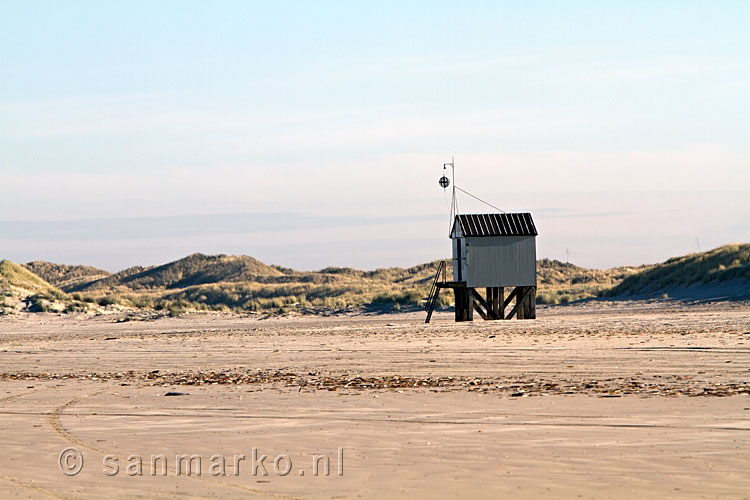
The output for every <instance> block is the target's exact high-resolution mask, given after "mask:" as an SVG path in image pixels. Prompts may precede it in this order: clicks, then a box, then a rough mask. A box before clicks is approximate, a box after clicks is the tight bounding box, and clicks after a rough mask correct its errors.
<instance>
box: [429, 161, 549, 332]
mask: <svg viewBox="0 0 750 500" xmlns="http://www.w3.org/2000/svg"><path fill="white" fill-rule="evenodd" d="M449 165H450V167H451V174H452V177H453V182H451V180H450V179H448V177H447V176H446V168H447V167H448V166H449ZM439 183H440V186H442V187H443V189H447V187H448V186H449V185H451V184H452V186H453V189H452V193H453V200H452V204H451V229H450V233H449V237H450V239H451V242H452V247H453V258H452V268H453V275H452V276H450V278H451V279H450V280H449V279H448V276H447V271H446V269H447V263H446V261H440V263H439V264H438V269H437V272H436V273H435V278H434V280H433V283H432V288H431V289H430V294H429V296H428V297H427V301H426V304H425V310H426V311H427V319H426V320H425V323H429V322H430V319H431V318H432V313H433V311H434V310H435V306H436V305H437V301H438V296H439V294H440V291H441V290H443V289H452V290H453V295H454V299H455V312H456V321H473V320H474V312H475V311H476V313H477V314H479V316H480V317H481V318H482V319H484V320H504V319H512V318H514V317H515V318H517V319H534V318H536V237H537V235H538V233H537V230H536V226H535V225H534V220H533V218H532V217H531V214H530V213H528V212H521V213H506V212H504V211H502V210H500V209H499V208H497V207H495V206H494V205H491V204H489V203H487V202H485V201H484V200H481V199H479V198H477V197H476V196H474V195H472V194H471V193H469V192H468V191H465V190H463V189H461V188H460V187H458V186H456V183H455V165H454V162H453V161H451V162H450V163H445V164H444V165H443V176H442V177H441V178H440V181H439ZM456 191H460V192H462V193H465V194H466V195H468V196H471V197H472V198H475V199H477V200H479V201H481V202H482V203H485V204H486V205H488V206H490V207H492V208H493V209H495V211H494V212H490V213H479V214H477V213H474V214H462V213H459V210H458V202H457V200H456ZM482 291H484V294H482V293H481V292H482ZM506 292H508V294H507V296H506V295H505V294H506Z"/></svg>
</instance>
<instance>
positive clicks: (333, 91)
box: [0, 0, 750, 269]
mask: <svg viewBox="0 0 750 500" xmlns="http://www.w3.org/2000/svg"><path fill="white" fill-rule="evenodd" d="M749 25H750V2H747V1H738V2H686V1H679V2H599V1H597V2H460V3H459V2H435V1H431V2H370V3H365V2H343V1H340V2H249V1H246V2H239V1H238V2H185V1H179V2H166V1H149V2H134V1H129V2H101V1H97V2H74V1H71V2H34V1H17V2H14V1H8V0H5V1H0V62H1V67H2V70H1V76H2V77H1V78H0V258H11V259H13V260H18V261H27V260H31V259H46V260H52V261H61V262H67V263H90V264H94V265H99V266H102V267H105V268H108V269H119V268H121V267H124V266H127V265H133V264H154V263H160V262H164V261H167V260H171V259H173V258H178V257H180V256H183V255H185V254H187V253H191V252H193V251H205V252H212V253H214V252H223V253H245V254H250V255H254V256H256V257H258V258H260V259H261V260H264V261H266V262H269V263H276V264H281V265H288V266H294V267H298V268H305V269H310V268H317V267H323V266H325V265H352V266H357V267H365V268H374V267H379V266H387V265H404V266H405V265H411V264H415V263H418V262H423V261H426V260H431V259H435V258H440V257H444V256H446V255H447V254H448V253H449V251H450V247H449V245H448V242H447V240H446V231H447V229H446V226H447V224H448V222H447V210H446V206H445V199H444V195H443V193H442V190H441V189H440V188H439V187H438V186H437V178H438V177H439V176H440V174H441V165H442V163H443V162H445V161H449V160H450V157H451V155H455V157H456V163H457V167H458V170H457V176H458V183H459V185H461V186H462V187H464V188H466V189H468V190H470V191H472V192H474V193H475V194H477V195H479V196H481V197H483V198H485V199H488V200H489V201H491V202H492V203H493V204H495V205H498V206H500V207H501V208H504V209H505V210H508V211H510V210H524V211H527V210H528V211H531V212H532V213H533V214H534V216H535V219H536V221H537V226H538V227H539V230H540V237H539V240H538V241H539V244H538V253H539V255H540V256H546V257H553V258H564V257H565V248H568V249H569V250H570V259H571V261H573V262H575V263H578V264H581V265H585V266H591V267H609V266H614V265H623V264H640V263H644V262H655V261H659V260H663V259H665V258H667V257H669V256H671V255H675V254H681V253H686V252H691V251H695V250H697V248H698V246H699V245H700V246H701V248H703V249H706V248H709V247H712V246H716V245H719V244H723V243H728V242H732V241H748V240H750V141H749V140H748V137H750V120H749V118H750V95H749V92H748V88H750V35H749V34H748V33H749V32H750V31H749V30H748V29H747V27H748V26H749ZM461 208H462V209H464V210H466V211H482V210H484V208H483V207H482V206H481V205H477V204H475V203H474V202H472V201H471V200H470V199H465V200H462V203H461ZM229 214H246V215H242V216H236V215H235V216H229ZM193 215H200V216H202V217H199V218H195V219H192V218H191V217H185V216H193ZM341 216H347V217H345V218H342V217H341ZM233 217H240V219H239V220H241V221H243V222H242V223H237V224H233V223H232V221H235V220H238V219H234V218H233ZM91 218H94V219H113V221H110V222H112V227H116V228H120V232H113V231H111V230H105V229H104V228H105V227H106V222H103V221H99V222H96V223H93V222H90V221H89V222H86V221H85V219H91ZM143 218H148V219H143ZM81 220H84V222H81ZM17 221H31V222H29V223H27V224H16V223H15V222H17ZM33 221H37V222H33ZM45 221H46V222H45ZM50 221H57V222H56V223H55V224H51V223H50ZM191 221H192V222H191ZM206 221H208V222H206ZM273 221H280V222H279V223H278V224H277V225H276V227H274V223H273ZM282 221H283V222H282ZM291 221H295V222H293V223H292V222H291ZM256 225H257V226H256ZM269 225H270V228H269ZM173 226H174V227H173ZM52 227H54V228H56V229H55V230H52V229H50V228H52ZM158 227H164V230H163V232H160V231H159V230H157V229H154V228H158ZM253 227H257V229H255V230H254V229H253ZM45 228H46V229H45ZM175 228H177V229H175ZM215 228H221V230H220V231H219V230H216V229H215ZM696 239H697V240H698V241H697V242H696Z"/></svg>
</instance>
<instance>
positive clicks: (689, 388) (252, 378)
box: [0, 369, 750, 397]
mask: <svg viewBox="0 0 750 500" xmlns="http://www.w3.org/2000/svg"><path fill="white" fill-rule="evenodd" d="M0 380H90V381H105V382H106V381H116V382H120V383H128V384H130V383H133V384H142V385H145V386H164V387H174V386H202V385H253V384H257V385H261V386H262V385H276V386H281V387H294V388H296V389H298V390H301V389H303V388H304V389H312V390H324V391H337V390H339V389H355V390H401V389H440V390H447V391H450V390H457V391H467V392H480V393H497V394H500V395H502V394H505V395H510V396H513V397H519V396H538V395H542V394H544V395H553V394H588V395H592V396H598V397H620V396H623V395H637V396H669V397H675V396H691V397H697V396H734V395H737V394H746V395H750V381H742V382H721V381H711V380H706V379H703V378H698V377H695V376H686V375H661V376H652V377H649V376H645V375H644V376H641V377H616V378H608V379H604V380H591V379H576V378H573V377H571V376H569V377H567V378H563V377H560V378H558V379H555V380H545V379H542V378H537V377H531V376H528V377H513V378H502V377H486V378H477V377H411V376H401V375H377V376H362V375H349V374H334V373H327V374H326V373H321V372H305V373H295V372H292V371H284V370H261V369H255V370H240V369H233V370H220V371H202V370H198V371H160V370H152V371H144V372H136V371H133V370H130V371H127V372H110V373H69V374H59V373H55V374H51V373H30V372H26V373H0ZM185 394H186V393H177V392H174V391H172V392H168V393H166V394H165V396H182V395H185Z"/></svg>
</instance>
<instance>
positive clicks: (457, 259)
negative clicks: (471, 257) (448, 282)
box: [456, 238, 464, 281]
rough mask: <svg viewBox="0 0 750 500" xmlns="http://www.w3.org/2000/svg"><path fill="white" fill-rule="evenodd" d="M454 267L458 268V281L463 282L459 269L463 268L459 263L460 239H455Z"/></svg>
mask: <svg viewBox="0 0 750 500" xmlns="http://www.w3.org/2000/svg"><path fill="white" fill-rule="evenodd" d="M456 265H457V266H458V281H463V280H464V279H463V276H461V268H462V267H463V265H462V262H461V238H456Z"/></svg>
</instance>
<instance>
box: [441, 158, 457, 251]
mask: <svg viewBox="0 0 750 500" xmlns="http://www.w3.org/2000/svg"><path fill="white" fill-rule="evenodd" d="M448 165H450V166H451V178H452V179H451V181H452V183H453V186H452V189H451V193H452V199H451V220H450V224H449V228H452V227H453V221H454V220H455V219H456V215H457V214H458V202H457V201H456V165H455V161H454V159H453V157H452V156H451V162H450V163H443V168H445V167H446V166H448ZM448 231H450V229H448ZM448 236H450V234H448Z"/></svg>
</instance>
